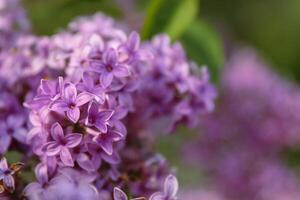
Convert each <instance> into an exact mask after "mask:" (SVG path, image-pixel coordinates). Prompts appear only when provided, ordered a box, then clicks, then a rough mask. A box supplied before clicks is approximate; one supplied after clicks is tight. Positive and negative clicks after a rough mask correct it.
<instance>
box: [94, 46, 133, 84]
mask: <svg viewBox="0 0 300 200" xmlns="http://www.w3.org/2000/svg"><path fill="white" fill-rule="evenodd" d="M91 70H92V71H95V72H98V73H100V81H101V84H102V86H103V87H104V88H107V87H108V86H110V84H111V83H112V81H113V79H114V77H118V78H122V77H127V76H129V74H130V73H129V69H128V66H126V65H125V64H123V63H119V61H118V55H117V51H116V50H114V49H108V50H107V51H105V52H104V54H103V61H101V62H93V63H92V65H91Z"/></svg>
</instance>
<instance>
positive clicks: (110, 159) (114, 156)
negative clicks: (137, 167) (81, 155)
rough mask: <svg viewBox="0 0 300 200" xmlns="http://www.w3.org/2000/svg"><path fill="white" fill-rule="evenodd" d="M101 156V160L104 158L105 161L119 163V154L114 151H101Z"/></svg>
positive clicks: (113, 163)
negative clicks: (110, 152)
mask: <svg viewBox="0 0 300 200" xmlns="http://www.w3.org/2000/svg"><path fill="white" fill-rule="evenodd" d="M101 157H102V159H103V160H105V161H106V162H108V163H110V164H112V165H116V164H118V163H120V161H121V159H120V156H119V154H118V153H116V152H113V153H112V154H111V155H107V154H105V153H102V154H101Z"/></svg>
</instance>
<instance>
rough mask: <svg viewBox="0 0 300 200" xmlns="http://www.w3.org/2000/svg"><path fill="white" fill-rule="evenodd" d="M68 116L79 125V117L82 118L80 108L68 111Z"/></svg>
mask: <svg viewBox="0 0 300 200" xmlns="http://www.w3.org/2000/svg"><path fill="white" fill-rule="evenodd" d="M67 116H68V118H69V119H70V120H71V121H72V122H74V123H77V121H78V120H79V117H80V110H79V108H77V107H75V108H73V109H70V110H68V111H67Z"/></svg>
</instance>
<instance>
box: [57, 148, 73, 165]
mask: <svg viewBox="0 0 300 200" xmlns="http://www.w3.org/2000/svg"><path fill="white" fill-rule="evenodd" d="M60 159H61V161H62V163H63V164H64V165H65V166H69V167H73V166H74V162H73V158H72V155H71V153H70V151H69V149H68V148H66V147H62V148H61V151H60Z"/></svg>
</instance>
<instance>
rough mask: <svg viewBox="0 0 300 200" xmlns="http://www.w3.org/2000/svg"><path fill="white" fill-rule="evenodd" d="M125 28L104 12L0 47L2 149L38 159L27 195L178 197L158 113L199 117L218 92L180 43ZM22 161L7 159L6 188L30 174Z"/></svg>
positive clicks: (181, 121)
mask: <svg viewBox="0 0 300 200" xmlns="http://www.w3.org/2000/svg"><path fill="white" fill-rule="evenodd" d="M4 2H10V1H4ZM4 5H8V4H4ZM15 6H17V5H15ZM0 7H1V3H0ZM13 16H15V15H13ZM5 27H7V26H5ZM124 30H126V29H124V28H122V25H119V24H116V23H115V22H114V21H113V20H112V19H111V18H109V17H106V16H104V15H102V14H95V15H94V16H92V17H80V18H78V19H76V20H75V21H73V22H71V23H70V24H69V26H68V28H67V29H66V30H65V31H63V32H60V33H57V34H55V35H53V36H50V37H40V36H35V35H32V34H29V33H25V32H23V33H22V32H16V33H17V35H16V36H15V38H14V39H13V41H11V45H10V46H9V47H7V48H5V49H4V50H3V51H0V92H1V93H0V131H1V132H0V143H1V145H0V153H1V155H5V153H7V152H8V151H9V150H15V151H19V152H22V153H23V156H22V162H24V164H25V166H24V170H28V171H33V170H32V168H33V167H35V170H34V172H35V176H36V179H37V181H36V182H33V183H29V184H28V185H27V186H26V188H25V190H24V192H23V196H24V197H25V198H28V199H30V200H31V199H32V200H35V199H44V200H54V199H66V200H68V199H69V200H71V199H72V200H75V199H89V200H93V199H101V200H111V199H114V200H125V199H127V196H126V194H127V195H129V196H130V197H131V196H133V197H143V198H149V199H151V200H176V199H177V195H176V193H177V190H178V183H177V180H176V178H175V177H174V176H173V175H170V174H174V171H173V170H172V169H171V168H170V167H169V165H168V163H167V161H166V160H165V159H164V158H163V157H162V156H161V155H159V154H157V153H156V152H154V150H153V144H152V143H153V141H155V140H154V139H155V133H156V132H158V130H157V128H156V126H157V122H161V121H167V123H163V124H164V128H165V129H164V130H166V131H169V132H172V131H174V130H175V129H176V127H177V125H187V126H191V127H193V126H196V125H197V123H198V122H199V117H201V115H203V114H206V113H208V112H210V111H211V110H212V109H213V107H214V106H213V100H214V98H215V96H216V93H215V90H214V88H213V86H212V85H211V84H210V83H209V74H208V72H207V70H206V69H205V68H203V69H197V68H196V67H195V66H194V64H193V63H190V62H189V61H188V60H187V58H186V56H185V54H184V50H183V49H182V47H181V46H180V44H179V43H176V44H172V43H171V42H170V40H169V38H168V37H167V36H164V35H159V36H156V37H154V39H153V40H152V41H149V42H141V41H140V38H139V35H138V33H136V32H131V33H130V34H129V35H128V34H127V33H126V32H125V31H124ZM23 105H24V106H23ZM25 107H26V108H25ZM18 166H19V165H18ZM16 171H18V170H12V169H10V168H9V167H8V165H7V162H6V160H5V159H3V160H2V161H1V163H0V185H3V188H4V190H5V191H12V190H13V189H12V190H7V188H14V187H15V182H16V184H17V186H20V185H24V184H26V183H27V182H26V180H25V181H24V183H22V184H21V183H20V181H18V180H19V178H17V179H16V181H14V179H13V176H15V175H16ZM20 180H21V179H20ZM19 188H20V187H17V189H16V192H15V194H14V195H17V196H20V195H21V193H22V192H21V191H22V188H21V190H20V189H19ZM119 188H120V189H119ZM123 190H124V191H126V194H125V193H124V192H123ZM157 191H161V192H157ZM7 196H8V198H9V194H7Z"/></svg>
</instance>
